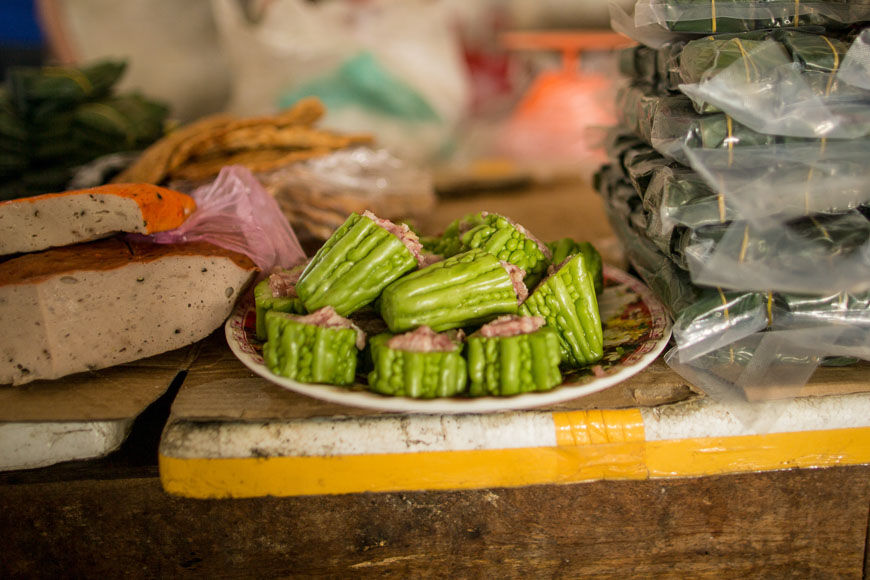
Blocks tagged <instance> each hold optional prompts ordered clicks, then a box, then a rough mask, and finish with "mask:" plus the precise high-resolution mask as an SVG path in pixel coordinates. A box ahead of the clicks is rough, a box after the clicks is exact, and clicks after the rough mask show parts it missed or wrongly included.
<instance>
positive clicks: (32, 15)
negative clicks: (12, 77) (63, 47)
mask: <svg viewBox="0 0 870 580" xmlns="http://www.w3.org/2000/svg"><path fill="white" fill-rule="evenodd" d="M45 56H46V49H45V37H44V36H43V34H42V30H41V29H40V27H39V19H38V18H37V16H36V6H34V2H33V0H0V81H5V80H6V69H8V68H10V67H14V66H40V65H42V64H43V63H44V62H45Z"/></svg>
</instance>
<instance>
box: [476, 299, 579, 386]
mask: <svg viewBox="0 0 870 580" xmlns="http://www.w3.org/2000/svg"><path fill="white" fill-rule="evenodd" d="M545 322H546V321H545V320H544V319H543V318H542V317H539V316H504V317H500V318H498V319H496V320H495V321H493V322H491V323H489V324H487V325H485V326H483V327H481V328H480V330H478V331H477V332H475V333H474V334H472V335H471V336H469V337H468V341H467V345H466V350H467V354H466V357H467V359H468V377H469V382H468V392H469V394H470V395H472V396H474V397H483V396H487V395H495V396H509V395H518V394H520V393H529V392H533V391H548V390H550V389H552V388H553V387H555V386H556V385H558V384H560V383H561V382H562V374H561V372H560V371H559V363H560V361H561V356H560V354H559V337H558V336H557V334H556V332H555V331H554V330H553V329H552V328H549V327H546V326H544V324H545Z"/></svg>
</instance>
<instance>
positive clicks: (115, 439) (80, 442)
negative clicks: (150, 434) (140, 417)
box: [0, 419, 133, 471]
mask: <svg viewBox="0 0 870 580" xmlns="http://www.w3.org/2000/svg"><path fill="white" fill-rule="evenodd" d="M132 426H133V420H132V419H124V420H118V421H90V422H78V421H76V422H63V423H55V422H51V423H14V422H9V423H0V471H11V470H14V469H32V468H35V467H45V466H47V465H54V464H55V463H60V462H62V461H72V460H74V459H93V458H95V457H102V456H104V455H107V454H108V453H111V452H112V451H114V450H115V449H117V448H118V447H120V446H121V443H123V442H124V439H126V438H127V435H128V434H129V433H130V429H131V428H132Z"/></svg>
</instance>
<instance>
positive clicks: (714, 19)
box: [710, 0, 716, 32]
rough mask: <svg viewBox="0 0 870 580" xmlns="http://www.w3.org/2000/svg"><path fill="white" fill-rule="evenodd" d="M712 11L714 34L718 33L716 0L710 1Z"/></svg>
mask: <svg viewBox="0 0 870 580" xmlns="http://www.w3.org/2000/svg"><path fill="white" fill-rule="evenodd" d="M710 10H711V11H712V12H711V16H712V18H713V32H716V0H710Z"/></svg>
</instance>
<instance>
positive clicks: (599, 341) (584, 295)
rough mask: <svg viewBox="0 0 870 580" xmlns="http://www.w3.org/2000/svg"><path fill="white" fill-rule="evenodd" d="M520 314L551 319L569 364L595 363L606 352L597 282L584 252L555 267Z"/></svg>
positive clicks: (550, 324)
mask: <svg viewBox="0 0 870 580" xmlns="http://www.w3.org/2000/svg"><path fill="white" fill-rule="evenodd" d="M520 314H524V315H527V316H542V317H543V318H544V319H545V320H546V321H547V325H548V326H550V327H551V328H553V330H555V331H556V333H557V334H558V336H559V344H560V346H561V351H562V360H563V362H564V363H565V364H566V365H568V366H569V367H580V366H584V365H588V364H592V363H594V362H596V361H598V360H599V359H601V357H602V356H603V355H604V336H603V331H602V327H601V315H600V313H599V312H598V299H597V298H596V296H595V285H594V283H593V281H592V275H591V274H590V273H589V270H588V269H587V266H586V257H585V256H584V255H583V254H582V253H580V254H574V256H572V257H571V258H569V259H568V261H567V262H565V263H564V264H562V265H561V266H559V267H554V268H553V269H552V273H551V274H550V275H549V276H548V277H547V278H546V279H545V280H544V281H542V282H541V283H540V284H538V287H537V288H535V291H534V292H532V295H531V296H529V298H528V299H527V300H526V301H525V302H524V303H523V305H522V307H521V308H520Z"/></svg>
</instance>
